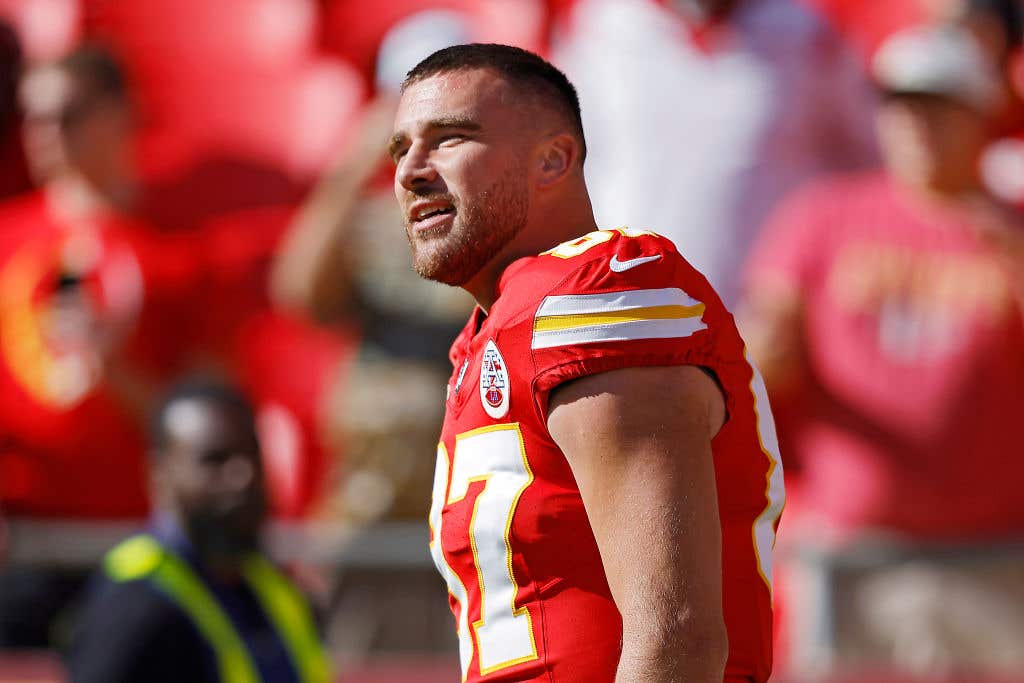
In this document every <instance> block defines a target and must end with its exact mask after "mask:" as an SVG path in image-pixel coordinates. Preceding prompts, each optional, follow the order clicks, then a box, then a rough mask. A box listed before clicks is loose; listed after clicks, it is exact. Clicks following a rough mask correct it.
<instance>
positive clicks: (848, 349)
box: [749, 173, 1024, 542]
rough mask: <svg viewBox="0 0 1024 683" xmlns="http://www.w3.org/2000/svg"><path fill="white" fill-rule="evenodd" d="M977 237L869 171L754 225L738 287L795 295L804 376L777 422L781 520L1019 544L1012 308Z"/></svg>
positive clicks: (1023, 518)
mask: <svg viewBox="0 0 1024 683" xmlns="http://www.w3.org/2000/svg"><path fill="white" fill-rule="evenodd" d="M982 235H983V232H982V231H981V230H980V229H978V228H976V227H974V226H973V225H972V224H971V216H970V214H960V213H958V212H956V211H954V210H951V209H948V208H937V207H935V206H932V205H928V204H924V203H919V202H917V201H915V200H914V199H913V197H912V195H910V194H908V193H907V192H905V191H903V190H901V189H900V186H899V184H898V183H896V182H894V181H893V180H891V179H890V178H888V177H887V176H886V175H884V174H881V173H879V174H869V175H856V176H852V177H840V178H834V179H828V180H824V181H821V182H819V183H816V184H814V185H811V186H809V187H807V188H805V189H804V190H802V191H801V192H799V193H797V194H796V195H794V196H793V197H791V198H790V199H789V200H788V201H786V202H784V203H783V204H782V205H781V206H780V207H779V209H778V211H777V213H776V215H775V216H774V217H773V219H772V220H771V221H769V223H768V225H767V226H766V228H765V232H764V238H763V240H762V241H761V243H760V244H759V245H758V247H757V249H755V252H754V258H753V260H752V261H751V264H750V273H749V280H750V283H751V286H752V287H756V286H758V285H757V283H759V282H765V281H770V282H773V283H778V284H781V285H784V286H786V287H787V288H789V289H791V290H792V291H797V292H799V293H800V298H801V305H802V308H803V319H802V323H801V329H800V335H801V337H802V338H803V339H804V340H805V341H804V343H805V344H806V356H807V359H808V361H807V362H808V365H809V368H808V369H809V371H810V372H809V373H808V374H807V376H806V379H805V380H803V381H802V382H801V383H800V385H799V387H798V390H796V391H794V392H792V394H793V399H792V400H791V401H789V402H787V403H783V404H780V405H779V406H778V408H779V409H780V414H779V425H780V432H781V434H782V436H783V440H784V441H785V442H786V443H787V444H792V448H791V449H787V451H786V456H787V458H789V460H788V462H789V463H792V464H793V465H794V467H792V468H791V474H796V475H798V476H797V477H795V478H794V479H793V484H794V486H793V497H792V500H793V503H794V506H793V508H792V511H791V515H790V517H789V520H790V522H791V523H792V522H795V521H797V520H800V521H802V522H804V523H805V524H806V526H807V527H808V533H811V534H813V536H814V538H815V539H816V540H818V541H821V540H822V537H823V534H824V533H825V532H826V531H831V532H832V533H834V534H835V535H836V536H837V538H836V540H842V539H843V538H844V537H846V536H851V535H853V536H855V535H857V534H861V533H864V532H869V533H870V532H871V531H872V530H884V531H886V532H889V533H892V532H895V533H900V534H904V535H907V536H909V537H911V538H916V539H922V540H923V539H930V540H932V541H940V542H941V541H946V542H949V541H956V540H960V539H982V538H992V539H999V538H1017V537H1019V535H1020V530H1021V528H1022V527H1024V496H1021V493H1020V482H1021V481H1022V480H1024V460H1022V459H1021V458H1018V457H1013V456H1012V455H1011V454H1013V453H1019V452H1020V450H1021V447H1020V444H1021V441H1022V440H1024V422H1022V421H1021V419H1020V417H1021V415H1022V414H1024V392H1022V391H1021V378H1022V377H1024V311H1022V307H1021V301H1020V298H1019V294H1018V293H1017V292H1016V291H1015V279H1016V277H1017V273H1016V272H1014V271H1013V270H1012V268H1013V267H1012V266H1010V265H1009V263H1008V259H1006V258H1005V257H1004V256H1003V255H1002V254H1000V253H999V250H998V249H996V248H994V247H993V246H992V245H991V244H989V243H988V241H987V240H986V239H984V238H983V236H982ZM789 528H790V529H791V531H790V533H793V532H794V531H796V530H797V528H798V527H796V525H792V526H790V527H789Z"/></svg>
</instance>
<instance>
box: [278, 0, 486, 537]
mask: <svg viewBox="0 0 1024 683" xmlns="http://www.w3.org/2000/svg"><path fill="white" fill-rule="evenodd" d="M419 4H420V5H429V4H430V3H422V2H421V3H419ZM440 4H441V5H444V3H440ZM475 19H476V18H475V17H474V15H473V13H472V12H470V11H461V12H459V11H455V10H454V9H445V10H443V11H442V10H439V9H436V8H432V9H429V10H426V11H422V12H417V13H411V14H407V15H405V16H403V17H402V18H401V19H400V20H399V21H397V22H396V23H395V24H394V25H392V26H391V27H390V30H389V31H388V32H387V33H386V34H385V35H384V36H383V38H382V44H381V46H380V48H379V49H378V50H377V51H376V60H377V68H376V78H375V80H376V84H377V86H376V87H377V92H378V93H379V94H378V96H377V97H376V98H375V99H374V100H373V101H372V102H371V103H369V104H368V105H367V107H366V108H365V110H364V115H363V118H362V121H361V122H360V125H359V127H358V128H357V129H356V131H355V134H354V135H353V143H352V144H351V145H350V146H349V147H348V148H347V149H346V150H345V152H344V153H343V155H342V156H341V158H340V159H339V160H338V162H337V163H336V164H335V166H334V168H333V169H332V170H331V171H330V172H329V173H328V174H326V175H325V176H324V177H323V178H322V179H321V181H320V183H319V184H318V186H317V188H316V189H315V190H314V192H313V193H312V195H311V196H310V198H309V200H308V201H307V202H306V203H305V205H304V206H303V207H302V209H301V210H300V212H299V214H298V215H297V217H296V220H295V222H294V223H293V225H292V228H291V230H290V232H289V234H288V236H287V237H286V239H285V240H284V242H283V244H282V248H281V250H280V252H279V255H278V258H277V261H276V263H275V267H274V272H273V275H272V281H271V285H272V290H273V293H274V295H275V298H276V300H277V302H278V303H279V304H281V305H282V306H284V307H285V308H288V309H291V310H295V311H303V310H305V311H309V312H310V313H312V315H313V317H314V318H316V319H318V320H320V321H323V322H326V323H328V324H330V325H332V326H337V325H339V324H340V325H354V326H355V327H356V328H358V330H359V332H360V335H361V346H360V350H359V354H358V356H357V358H356V359H355V360H354V363H353V365H352V367H351V368H350V369H349V370H348V375H347V377H348V379H347V382H346V384H345V385H344V386H343V387H339V393H338V394H337V395H336V396H335V398H334V404H333V405H334V409H333V413H334V416H335V421H336V432H337V433H338V434H340V435H343V436H342V438H343V440H344V443H345V447H344V449H343V450H344V452H345V457H346V471H347V480H348V483H347V484H346V485H345V486H344V487H343V488H342V489H341V490H340V491H338V494H339V495H338V496H337V500H335V501H334V510H335V512H336V513H338V514H340V515H341V516H342V517H344V518H346V519H349V520H353V521H360V522H363V521H370V520H373V519H377V518H379V517H383V516H388V517H391V518H403V519H409V518H420V517H421V515H422V514H425V512H426V507H425V506H426V503H427V501H426V499H425V498H424V497H423V496H422V491H423V490H425V488H424V487H429V481H430V478H431V477H432V476H433V475H432V470H433V466H432V464H431V462H430V460H431V459H430V458H429V457H424V455H423V454H424V453H432V452H433V451H434V449H435V447H436V442H437V434H436V424H437V420H439V419H440V413H441V410H442V409H443V406H442V401H439V400H438V398H437V396H438V395H437V394H436V392H435V390H432V389H431V387H435V388H436V387H441V386H443V384H444V377H445V376H446V375H447V374H448V372H449V370H450V365H449V362H448V359H447V351H448V346H449V345H450V343H451V340H452V339H453V338H454V337H455V335H456V334H457V333H458V330H459V329H460V327H461V325H462V322H461V320H462V319H463V318H464V317H465V315H466V314H467V311H468V310H469V306H470V303H469V301H468V299H467V298H466V297H465V295H464V294H463V293H462V292H461V291H457V290H454V289H451V290H447V291H444V290H439V289H437V288H436V287H431V286H430V285H429V283H426V282H425V281H423V280H421V279H420V278H419V277H417V276H416V274H415V273H414V272H413V271H412V269H411V268H409V262H408V246H407V244H406V242H405V233H404V230H403V229H402V216H401V215H400V213H399V211H398V207H397V205H396V203H395V199H394V193H393V190H392V188H391V182H390V174H391V168H390V161H388V160H387V159H386V158H385V155H384V143H385V142H386V140H387V136H388V135H389V134H390V132H391V126H392V123H393V120H394V107H395V94H396V93H397V89H398V86H399V85H400V84H401V81H402V80H403V79H404V77H405V74H406V72H407V71H408V70H409V69H411V68H412V67H413V66H415V64H416V63H417V62H418V61H419V60H420V59H421V58H422V57H424V56H425V55H428V54H430V53H431V52H433V51H434V50H437V49H440V48H442V47H446V46H448V45H452V44H456V43H461V42H467V41H470V40H473V39H474V38H483V36H480V35H479V34H476V33H474V31H475V30H476V28H475V24H474V21H475ZM399 396H400V397H401V399H400V400H396V397H399ZM384 404H388V405H389V406H391V408H390V409H389V410H387V411H381V410H380V406H381V405H384Z"/></svg>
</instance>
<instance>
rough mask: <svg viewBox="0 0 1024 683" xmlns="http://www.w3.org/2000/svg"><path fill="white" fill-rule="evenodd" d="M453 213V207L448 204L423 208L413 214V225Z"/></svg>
mask: <svg viewBox="0 0 1024 683" xmlns="http://www.w3.org/2000/svg"><path fill="white" fill-rule="evenodd" d="M453 213H455V207H454V206H452V205H450V204H444V205H430V206H424V207H421V208H419V209H417V210H416V211H414V212H413V218H412V220H413V223H420V222H422V221H427V220H430V219H431V218H434V217H435V216H447V215H449V214H453Z"/></svg>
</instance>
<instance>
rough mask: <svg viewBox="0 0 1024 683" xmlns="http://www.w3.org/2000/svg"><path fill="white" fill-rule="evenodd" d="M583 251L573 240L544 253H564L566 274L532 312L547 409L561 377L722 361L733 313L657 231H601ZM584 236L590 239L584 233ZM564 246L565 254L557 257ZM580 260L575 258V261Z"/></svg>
mask: <svg viewBox="0 0 1024 683" xmlns="http://www.w3.org/2000/svg"><path fill="white" fill-rule="evenodd" d="M607 233H613V234H612V236H611V237H609V238H607V239H605V238H604V237H603V236H601V237H597V238H592V239H598V240H603V241H602V242H601V243H599V244H597V245H596V246H592V247H590V248H587V249H586V250H585V251H583V252H582V253H578V252H579V249H580V247H581V246H583V247H585V246H586V244H585V243H584V244H582V245H577V246H576V247H575V248H573V247H572V245H574V244H576V243H567V244H568V245H570V248H566V245H562V247H559V248H556V249H554V250H552V251H551V252H548V253H547V254H545V255H543V256H542V258H547V257H551V258H563V259H564V260H565V261H567V264H566V270H567V271H568V272H567V275H566V276H565V277H563V278H561V279H560V280H559V282H558V284H557V285H555V286H554V288H552V289H551V290H550V291H549V292H548V293H547V294H546V295H545V296H544V297H543V298H542V299H541V301H540V303H539V305H538V306H537V308H536V311H535V314H534V317H533V330H532V337H531V351H532V354H533V361H534V368H535V373H536V374H535V381H534V393H535V396H536V400H537V404H538V405H537V407H538V409H539V410H540V411H541V414H546V413H547V400H548V395H549V393H550V391H551V389H553V388H554V387H556V386H558V385H559V384H561V383H563V382H567V381H570V380H573V379H577V378H580V377H583V376H586V375H592V374H597V373H600V372H607V371H609V370H615V369H619V368H625V367H641V366H667V365H700V366H705V367H710V368H712V369H714V368H715V367H716V366H717V365H719V363H720V362H721V361H722V358H723V350H722V346H721V344H720V342H719V337H720V335H719V333H718V331H719V328H720V327H723V326H727V327H731V326H732V318H731V316H729V314H728V313H727V312H726V311H725V309H724V308H723V306H722V303H721V301H720V300H719V298H718V295H717V294H715V292H714V290H713V289H712V288H711V286H710V285H709V284H708V282H707V280H706V279H705V278H704V277H703V276H702V275H701V274H700V273H698V272H697V271H696V270H695V269H694V268H693V267H692V266H691V265H690V264H689V263H687V262H686V261H685V260H684V259H683V258H682V257H681V256H680V255H679V253H678V252H677V251H676V248H675V246H674V245H673V244H672V242H671V240H668V239H666V238H664V237H661V236H658V235H655V234H654V233H649V232H643V233H637V232H632V231H600V232H598V233H591V235H588V236H587V237H588V238H591V236H593V235H605V234H607ZM581 239H586V238H581ZM559 249H562V250H563V251H562V252H561V254H559ZM573 261H577V263H573Z"/></svg>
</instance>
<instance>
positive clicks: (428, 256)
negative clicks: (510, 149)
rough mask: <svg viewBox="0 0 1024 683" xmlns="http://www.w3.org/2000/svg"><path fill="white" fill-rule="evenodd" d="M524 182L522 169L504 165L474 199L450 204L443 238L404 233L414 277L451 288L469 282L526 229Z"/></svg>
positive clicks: (527, 201)
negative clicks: (452, 208) (450, 217)
mask: <svg viewBox="0 0 1024 683" xmlns="http://www.w3.org/2000/svg"><path fill="white" fill-rule="evenodd" d="M525 178H526V174H525V170H524V169H523V168H522V166H520V165H516V166H510V167H509V168H508V170H506V172H505V174H504V175H503V176H502V177H501V178H499V179H498V180H497V181H495V183H494V184H493V185H492V186H491V187H490V188H488V189H487V190H486V191H484V192H483V193H481V195H480V197H479V198H478V200H476V201H474V202H472V203H467V204H461V203H455V208H456V213H455V219H454V222H453V224H452V228H451V230H449V231H448V232H447V233H446V234H444V235H439V236H431V235H425V236H422V237H417V236H414V235H413V234H412V233H411V232H410V231H408V230H407V232H406V235H408V237H409V243H410V246H411V247H412V255H413V268H414V269H415V270H416V273H417V274H418V275H419V276H420V277H423V278H426V279H428V280H434V281H435V282H441V283H443V284H446V285H451V286H453V287H459V286H461V285H464V284H465V283H467V282H469V280H471V279H472V278H473V277H474V276H475V275H476V274H477V273H479V272H480V270H481V269H482V268H483V267H484V266H485V265H487V264H488V263H489V262H490V261H491V260H492V259H493V258H494V257H495V256H497V255H498V253H499V252H500V251H501V250H502V249H503V248H504V247H505V246H506V245H507V244H508V243H509V242H511V241H512V240H513V239H514V238H515V237H516V235H518V234H519V233H520V232H521V231H522V229H523V228H524V227H525V226H526V218H527V213H528V211H529V198H528V196H527V191H526V182H525Z"/></svg>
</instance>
